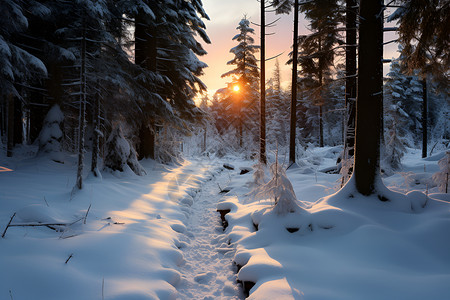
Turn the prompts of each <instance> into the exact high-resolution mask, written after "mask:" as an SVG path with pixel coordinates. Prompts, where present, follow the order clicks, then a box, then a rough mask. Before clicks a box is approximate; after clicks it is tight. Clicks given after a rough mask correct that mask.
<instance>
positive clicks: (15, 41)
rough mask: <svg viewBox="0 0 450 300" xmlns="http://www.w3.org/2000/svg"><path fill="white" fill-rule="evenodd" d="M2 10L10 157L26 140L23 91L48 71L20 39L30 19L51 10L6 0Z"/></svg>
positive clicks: (0, 92) (2, 80)
mask: <svg viewBox="0 0 450 300" xmlns="http://www.w3.org/2000/svg"><path fill="white" fill-rule="evenodd" d="M0 11H2V12H3V16H2V19H1V20H0V104H1V105H0V107H1V110H2V112H1V114H0V116H1V121H0V123H1V124H2V127H1V128H2V130H1V132H0V134H1V136H3V135H5V136H6V137H7V155H8V156H12V150H13V147H14V145H15V144H18V143H21V142H22V141H23V136H22V132H23V128H22V123H21V119H22V111H23V109H22V106H23V103H24V102H25V101H23V100H24V98H23V96H25V93H24V90H23V89H24V87H26V86H28V85H30V84H31V82H32V81H34V80H39V79H42V78H43V77H44V76H46V75H47V68H46V67H45V66H44V64H43V63H42V61H41V60H40V59H38V58H37V57H36V56H34V55H33V54H31V53H30V51H29V49H28V47H27V45H24V44H23V43H21V38H20V37H21V36H22V34H23V33H25V32H26V30H27V29H28V26H29V18H28V16H29V15H35V16H39V17H44V16H46V15H47V14H48V9H47V8H46V7H45V6H44V5H42V4H40V3H39V2H38V1H29V2H23V1H17V0H5V1H1V3H0Z"/></svg>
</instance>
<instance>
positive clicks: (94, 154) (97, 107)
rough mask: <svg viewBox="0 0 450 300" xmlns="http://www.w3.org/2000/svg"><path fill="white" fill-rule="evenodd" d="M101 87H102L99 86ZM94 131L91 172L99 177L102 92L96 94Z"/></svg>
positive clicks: (93, 117)
mask: <svg viewBox="0 0 450 300" xmlns="http://www.w3.org/2000/svg"><path fill="white" fill-rule="evenodd" d="M98 88H100V87H98ZM92 122H93V125H94V126H93V127H94V132H93V136H92V162H91V172H92V173H93V174H94V176H95V177H97V175H98V174H97V171H98V156H99V153H100V94H99V93H96V94H95V103H94V113H93V116H92Z"/></svg>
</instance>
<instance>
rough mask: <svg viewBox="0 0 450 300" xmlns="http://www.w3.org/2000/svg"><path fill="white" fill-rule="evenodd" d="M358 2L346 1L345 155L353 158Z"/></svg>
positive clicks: (355, 0) (353, 0) (354, 0)
mask: <svg viewBox="0 0 450 300" xmlns="http://www.w3.org/2000/svg"><path fill="white" fill-rule="evenodd" d="M357 7H358V5H357V0H346V16H345V22H346V25H345V43H346V47H345V76H346V77H345V107H346V114H347V116H346V121H347V122H346V123H347V124H346V125H347V126H346V132H345V144H344V147H345V150H344V155H348V157H347V158H351V157H353V155H354V153H355V117H356V103H355V100H356V47H357V41H356V17H357V14H358V12H357Z"/></svg>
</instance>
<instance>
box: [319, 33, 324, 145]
mask: <svg viewBox="0 0 450 300" xmlns="http://www.w3.org/2000/svg"><path fill="white" fill-rule="evenodd" d="M321 51H322V38H321V37H320V36H319V53H320V52H321ZM322 60H323V58H319V72H318V76H319V89H320V90H319V97H320V98H319V147H323V104H324V103H323V102H324V101H323V98H322V86H323V65H324V64H323V63H322Z"/></svg>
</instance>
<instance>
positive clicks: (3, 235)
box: [2, 213, 16, 238]
mask: <svg viewBox="0 0 450 300" xmlns="http://www.w3.org/2000/svg"><path fill="white" fill-rule="evenodd" d="M15 216H16V213H14V214H13V215H12V217H11V219H10V220H9V222H8V225H6V228H5V230H4V231H3V234H2V238H4V237H5V234H6V230H8V228H9V226H11V222H12V220H13V219H14V217H15Z"/></svg>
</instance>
